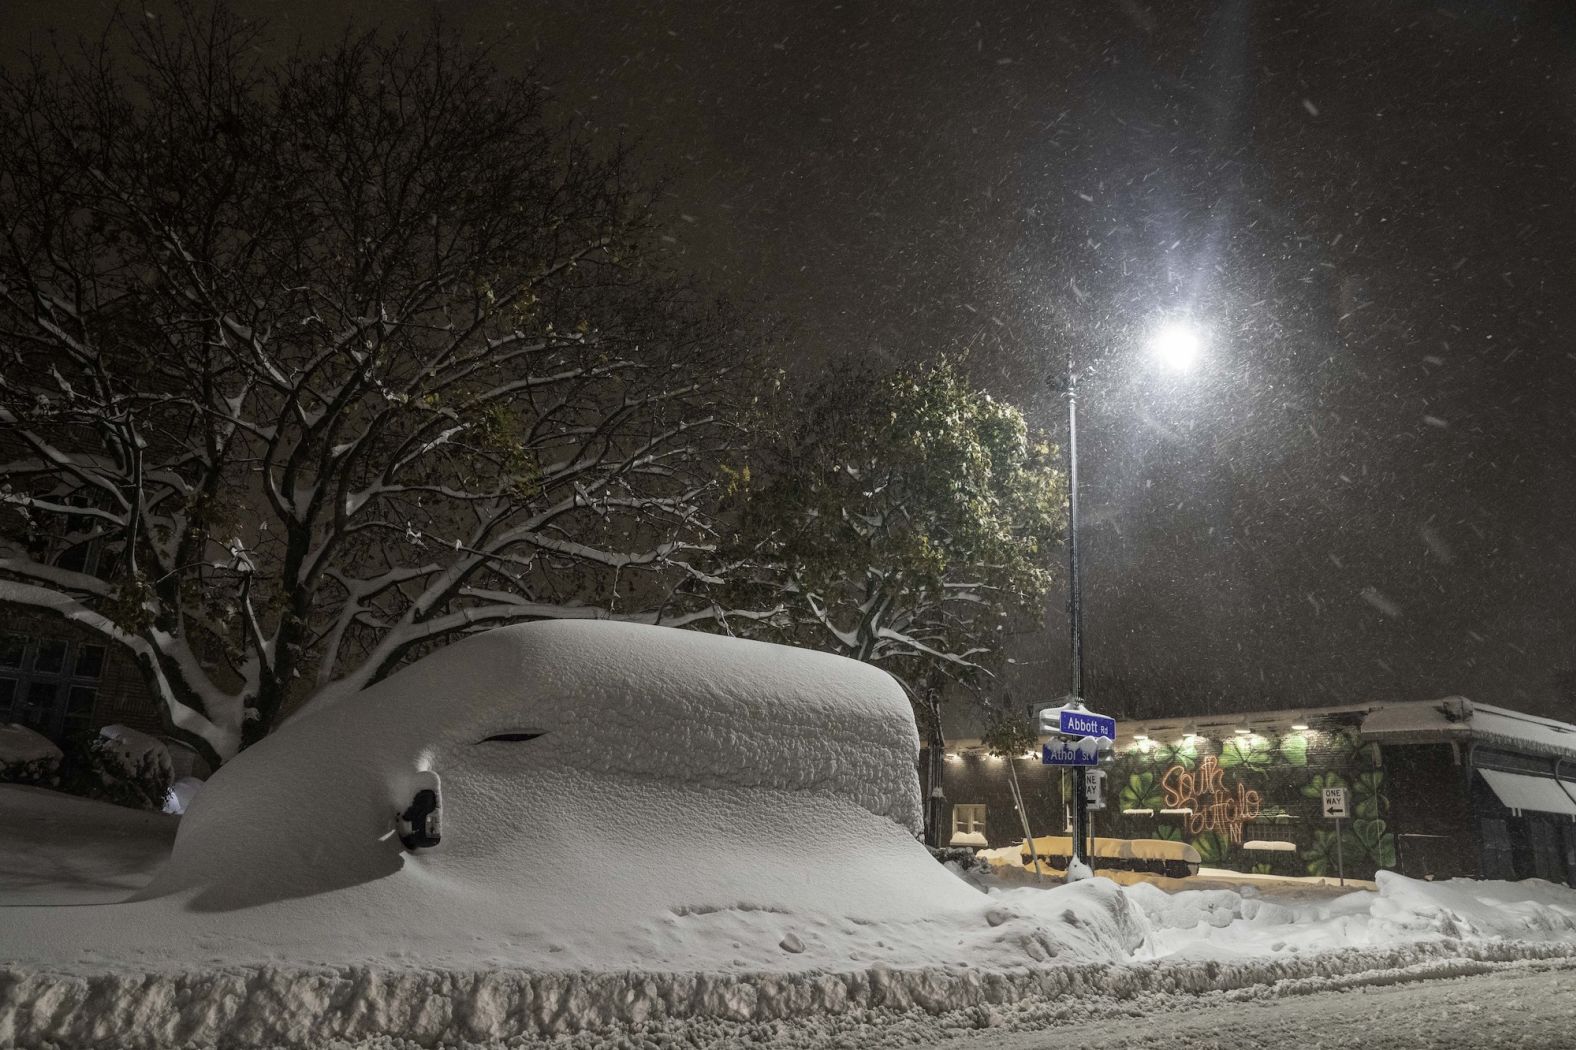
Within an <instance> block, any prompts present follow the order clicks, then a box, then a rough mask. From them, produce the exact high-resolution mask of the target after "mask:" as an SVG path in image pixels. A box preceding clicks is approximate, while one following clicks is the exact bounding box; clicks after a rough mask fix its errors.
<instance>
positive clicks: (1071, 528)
mask: <svg viewBox="0 0 1576 1050" xmlns="http://www.w3.org/2000/svg"><path fill="white" fill-rule="evenodd" d="M1066 390H1067V625H1068V641H1069V642H1070V643H1071V649H1072V652H1071V657H1072V659H1071V682H1070V684H1071V687H1072V689H1071V692H1072V696H1073V698H1074V699H1076V700H1079V701H1082V700H1083V581H1082V580H1081V579H1080V577H1079V574H1078V372H1077V370H1076V369H1075V368H1074V367H1073V351H1072V347H1071V346H1070V345H1069V346H1068V348H1067V388H1066ZM1087 784H1088V771H1087V770H1086V769H1085V768H1084V767H1083V766H1074V767H1073V860H1074V861H1079V862H1082V863H1084V864H1088V859H1087V858H1088V852H1087V850H1088V845H1087V841H1088V837H1089V798H1088V793H1087Z"/></svg>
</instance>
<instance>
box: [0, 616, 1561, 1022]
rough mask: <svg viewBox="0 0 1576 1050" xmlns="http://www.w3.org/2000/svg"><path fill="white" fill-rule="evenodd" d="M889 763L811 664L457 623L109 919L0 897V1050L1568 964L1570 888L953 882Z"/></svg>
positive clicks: (312, 719)
mask: <svg viewBox="0 0 1576 1050" xmlns="http://www.w3.org/2000/svg"><path fill="white" fill-rule="evenodd" d="M917 747H918V741H917V737H916V733H915V730H914V723H913V720H912V717H911V715H910V712H909V707H908V703H907V701H906V699H905V698H904V695H903V693H902V691H901V690H900V689H899V688H898V687H897V685H896V684H895V683H894V682H893V681H892V680H891V679H890V678H888V677H887V676H886V675H885V674H883V673H882V672H880V671H877V670H874V669H872V668H870V667H867V666H864V665H860V664H854V663H851V662H848V661H845V660H841V659H839V658H836V657H832V656H826V655H823V654H818V653H812V652H806V651H802V650H795V649H786V648H783V647H780V646H772V645H765V644H761V643H755V642H745V641H737V640H733V639H724V638H717V637H713V636H706V635H699V634H693V633H687V632H679V631H672V630H666V629H661V628H651V627H638V626H630V625H619V624H612V623H605V622H601V623H594V622H578V623H566V622H555V623H544V624H533V625H529V626H524V627H516V628H506V629H502V630H497V631H492V632H489V633H486V634H482V635H478V636H476V637H474V638H472V639H470V640H468V641H465V642H462V643H459V644H457V645H454V646H451V647H449V648H447V649H445V650H443V651H441V652H439V653H437V654H435V655H433V656H430V657H428V658H426V659H424V660H422V661H420V662H419V663H416V664H414V665H412V666H411V667H409V668H407V669H406V670H404V671H402V672H401V673H399V674H397V675H395V676H393V677H391V678H390V679H388V680H387V681H385V682H383V683H381V684H379V685H377V686H375V687H373V688H372V689H369V690H367V691H366V692H364V693H361V694H358V695H356V696H353V697H349V698H347V699H345V700H342V701H340V702H339V703H338V704H336V705H333V706H328V707H324V708H322V709H320V710H310V709H309V713H307V714H306V715H305V716H304V717H301V718H298V719H297V720H295V721H293V722H292V723H290V724H289V725H287V726H285V727H284V728H282V729H281V730H280V731H279V732H277V733H276V734H275V735H274V736H272V737H271V738H269V739H268V740H266V741H264V742H263V743H261V744H259V745H257V746H256V747H254V748H252V749H250V750H248V751H247V752H245V753H244V754H242V755H241V756H240V757H239V758H238V759H236V760H235V761H233V762H231V763H230V764H229V765H227V766H225V767H224V769H223V770H222V771H221V772H220V773H219V774H218V775H217V776H216V777H214V778H213V779H212V780H211V781H210V782H209V783H208V784H207V785H206V786H205V787H204V788H203V790H202V791H200V792H198V793H197V795H196V797H195V798H194V799H193V801H192V803H191V807H190V809H189V810H188V811H187V813H186V815H185V816H184V817H183V818H182V820H181V822H180V830H179V834H178V837H177V839H176V842H175V846H174V850H173V853H172V855H171V857H170V860H169V861H168V863H167V864H166V866H165V867H164V868H163V869H162V870H161V872H160V873H159V874H158V875H157V876H156V877H155V878H154V880H153V881H152V882H151V883H149V884H148V885H147V887H146V888H145V889H143V890H142V891H140V892H139V893H138V894H137V895H136V897H135V898H134V899H132V900H130V901H126V902H124V903H117V904H94V905H87V906H78V907H8V908H0V958H3V961H4V965H3V966H0V1044H18V1045H23V1046H42V1045H45V1044H53V1045H58V1046H74V1047H85V1046H106V1047H107V1046H114V1047H168V1046H185V1045H188V1044H190V1045H194V1046H209V1045H215V1044H222V1045H225V1046H247V1045H254V1046H264V1045H275V1044H279V1045H321V1044H323V1043H327V1042H329V1041H331V1040H333V1039H379V1038H382V1037H385V1036H387V1037H397V1038H398V1039H400V1040H413V1041H415V1042H416V1043H418V1044H421V1045H431V1044H434V1043H438V1042H444V1041H448V1042H453V1041H456V1040H472V1041H486V1040H495V1039H509V1038H513V1037H515V1036H517V1035H550V1034H553V1033H562V1032H568V1031H577V1030H586V1029H590V1030H597V1029H600V1028H602V1027H604V1026H626V1029H627V1026H637V1027H639V1026H647V1027H649V1026H652V1025H658V1026H667V1027H666V1028H665V1029H664V1030H666V1031H668V1032H670V1033H679V1034H683V1033H684V1032H688V1033H689V1034H690V1035H695V1034H696V1033H699V1032H703V1031H708V1032H713V1034H715V1033H716V1032H717V1031H723V1033H724V1034H723V1035H720V1036H718V1037H717V1038H719V1039H722V1044H720V1045H727V1042H728V1039H729V1038H731V1036H728V1035H727V1034H726V1033H727V1031H729V1030H727V1029H720V1030H719V1029H717V1028H716V1026H717V1025H728V1024H737V1025H744V1026H750V1025H761V1024H770V1023H771V1022H772V1021H774V1020H775V1019H781V1018H792V1019H794V1021H795V1025H796V1026H799V1028H797V1029H796V1030H800V1029H803V1030H806V1031H808V1030H809V1029H808V1028H804V1026H807V1025H808V1026H810V1027H812V1028H814V1027H816V1026H819V1027H818V1028H816V1030H822V1029H824V1030H825V1031H826V1032H828V1033H834V1034H835V1033H836V1032H837V1031H841V1030H843V1029H841V1028H839V1026H843V1028H846V1030H847V1031H849V1032H857V1031H859V1030H860V1026H863V1025H869V1024H871V1023H885V1022H884V1021H882V1020H881V1019H882V1018H888V1019H890V1018H893V1017H897V1016H899V1015H903V1016H907V1017H909V1018H913V1017H915V1016H917V1015H923V1016H927V1017H929V1016H934V1017H935V1018H936V1019H937V1022H936V1023H944V1025H951V1024H953V1023H954V1021H956V1023H959V1024H964V1025H973V1024H975V1023H988V1022H989V1021H990V1018H992V1017H994V1016H996V1013H995V1011H997V1010H998V1009H999V1008H1002V1007H1005V1006H1008V1005H1010V1004H1021V1003H1023V1002H1031V1003H1032V1002H1046V1001H1063V1002H1066V1003H1073V1004H1082V1003H1086V1002H1093V1001H1094V1000H1097V999H1098V1000H1102V1001H1106V1002H1110V1001H1114V1000H1116V999H1121V998H1126V997H1132V996H1148V995H1159V996H1166V995H1175V994H1177V993H1191V992H1196V991H1203V990H1210V989H1226V988H1241V987H1244V986H1248V985H1255V984H1265V985H1267V984H1271V983H1274V982H1279V985H1278V986H1288V987H1290V986H1294V985H1296V984H1297V982H1307V981H1310V980H1315V981H1316V980H1326V979H1328V978H1329V977H1330V975H1332V974H1342V973H1359V972H1366V971H1373V970H1394V969H1397V968H1406V967H1416V966H1423V967H1425V968H1427V967H1431V966H1441V965H1444V964H1442V963H1441V962H1440V961H1441V960H1449V959H1453V958H1463V957H1464V958H1469V959H1474V960H1489V961H1493V962H1498V961H1503V960H1507V959H1519V958H1542V957H1552V956H1564V955H1568V954H1572V953H1573V952H1576V892H1572V891H1570V890H1567V889H1565V888H1563V887H1555V886H1551V885H1548V884H1546V883H1522V884H1515V885H1512V884H1506V883H1472V882H1464V881H1456V882H1450V883H1439V884H1433V883H1420V882H1414V881H1411V880H1407V879H1403V878H1400V877H1399V876H1391V875H1388V874H1381V876H1380V879H1379V882H1378V885H1379V891H1378V892H1377V893H1374V892H1360V893H1351V894H1345V895H1337V896H1335V897H1333V898H1332V897H1328V896H1326V897H1324V898H1323V899H1316V897H1317V895H1314V896H1295V895H1284V896H1282V895H1275V896H1270V895H1261V894H1260V893H1259V892H1258V891H1256V890H1253V889H1251V888H1241V889H1238V890H1221V889H1215V890H1202V891H1189V892H1179V893H1167V892H1165V891H1162V890H1160V889H1158V888H1156V887H1153V886H1145V885H1138V886H1133V887H1127V888H1125V889H1124V888H1120V887H1118V886H1116V885H1114V884H1113V883H1111V882H1109V881H1106V880H1104V879H1093V880H1089V881H1086V882H1082V883H1079V884H1076V885H1072V886H1064V887H1056V888H1053V889H1046V888H1040V887H1021V886H1020V887H1013V888H1002V887H999V886H990V885H988V882H987V887H986V888H985V889H982V888H981V887H980V886H977V885H973V884H971V883H969V882H966V881H965V880H964V879H962V878H960V877H958V876H957V875H956V874H954V873H953V872H951V871H949V870H948V869H946V868H943V867H942V866H940V865H938V864H936V863H935V862H934V861H933V860H932V859H931V858H930V856H929V855H928V854H927V853H926V852H925V851H924V849H923V848H922V847H921V846H920V845H919V844H918V843H917V842H916V840H915V833H916V831H917V830H918V827H917V825H918V820H919V791H918V781H917V777H916V774H915V764H916V763H915V760H916V756H917ZM433 785H437V787H438V790H439V793H440V796H441V801H442V808H441V817H442V820H441V830H442V841H441V843H440V844H439V845H437V846H436V847H435V848H431V849H422V850H419V851H417V852H414V853H412V852H409V851H406V850H405V849H403V848H402V846H401V845H400V842H399V840H398V838H397V836H396V834H395V821H394V818H395V814H396V813H397V812H399V811H401V810H402V809H404V808H405V807H407V806H409V804H410V803H411V801H412V799H413V796H414V795H415V793H416V792H417V791H419V790H421V789H422V788H423V787H431V786H433ZM45 794H47V793H33V794H32V795H30V796H29V797H30V798H33V800H34V801H35V802H37V801H38V799H40V798H42V797H43V795H45ZM34 795H36V796H38V798H34ZM72 801H76V800H72ZM1309 892H1310V891H1307V890H1305V889H1298V890H1294V891H1292V893H1293V894H1308V893H1309ZM1446 968H1448V966H1447V967H1446ZM970 1011H975V1012H974V1013H971V1012H970ZM981 1018H983V1019H984V1020H983V1021H980V1020H979V1019H981ZM946 1019H951V1020H946ZM691 1022H693V1023H694V1025H696V1026H697V1027H695V1028H694V1029H685V1028H683V1026H684V1025H687V1024H690V1023H691ZM675 1026H677V1027H675ZM708 1026H710V1027H708ZM744 1031H746V1029H740V1030H739V1032H744ZM750 1031H753V1029H750ZM735 1034H737V1033H735ZM698 1037H699V1036H698V1035H697V1038H698ZM741 1037H742V1036H741ZM610 1038H613V1039H614V1041H615V1042H616V1037H610ZM685 1038H688V1036H685Z"/></svg>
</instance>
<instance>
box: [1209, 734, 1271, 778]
mask: <svg viewBox="0 0 1576 1050" xmlns="http://www.w3.org/2000/svg"><path fill="white" fill-rule="evenodd" d="M1273 757H1274V755H1273V752H1272V751H1271V749H1270V747H1269V744H1268V742H1267V741H1266V740H1265V739H1264V738H1263V737H1259V736H1239V737H1233V738H1231V739H1230V740H1228V741H1226V742H1225V743H1224V744H1223V745H1221V748H1220V768H1222V769H1242V770H1252V771H1253V772H1255V773H1262V772H1264V771H1265V770H1266V769H1268V768H1269V767H1270V761H1271V759H1272V758H1273Z"/></svg>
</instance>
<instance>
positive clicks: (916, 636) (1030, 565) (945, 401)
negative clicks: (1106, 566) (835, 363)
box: [730, 361, 1066, 684]
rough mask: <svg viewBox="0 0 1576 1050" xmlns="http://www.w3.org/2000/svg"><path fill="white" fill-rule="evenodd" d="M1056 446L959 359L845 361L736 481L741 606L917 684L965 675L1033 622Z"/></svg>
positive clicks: (1052, 530) (1054, 522) (784, 410)
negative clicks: (899, 363) (977, 381)
mask: <svg viewBox="0 0 1576 1050" xmlns="http://www.w3.org/2000/svg"><path fill="white" fill-rule="evenodd" d="M1056 462H1057V454H1056V450H1055V449H1054V448H1053V447H1052V446H1051V445H1050V444H1049V443H1048V442H1047V441H1046V440H1045V439H1044V437H1043V436H1041V435H1038V434H1035V433H1032V432H1031V431H1030V430H1029V428H1028V426H1027V425H1026V423H1025V422H1024V418H1023V415H1022V413H1021V412H1019V410H1018V409H1016V408H1014V407H1012V406H1011V405H1008V404H1005V403H1003V402H1001V401H998V400H996V399H995V398H993V397H991V396H990V395H988V394H986V393H983V392H981V391H980V390H978V389H976V388H975V387H974V386H972V385H971V384H969V383H968V382H967V381H966V379H965V378H964V376H963V374H962V372H961V371H960V370H959V369H958V368H957V367H956V366H955V365H954V364H952V363H951V362H949V361H941V362H940V363H937V364H933V365H927V366H923V367H918V368H911V369H907V370H903V371H900V372H897V373H895V374H890V375H883V376H878V375H868V374H838V375H834V376H833V377H831V378H830V379H829V380H828V381H826V382H823V383H821V384H819V385H817V386H816V387H815V388H813V389H811V390H810V391H808V392H806V393H805V394H804V395H803V396H802V397H800V398H798V399H797V400H791V401H789V402H787V403H785V404H784V405H782V406H780V411H779V413H778V422H777V423H776V425H775V448H773V449H771V450H770V451H769V452H768V453H766V454H765V455H763V462H762V465H761V467H760V469H759V470H757V471H755V474H754V477H755V481H754V482H753V483H752V484H751V485H750V486H746V487H741V488H740V490H739V491H738V493H737V500H738V504H737V505H738V511H739V515H740V528H739V532H738V542H737V544H736V545H735V546H734V547H733V548H732V552H731V557H732V560H733V561H734V562H735V563H737V564H749V565H751V566H752V572H750V573H749V574H747V575H744V576H740V577H738V580H739V583H738V586H739V587H740V588H743V589H744V591H745V592H746V593H747V594H748V595H749V597H748V598H742V597H741V598H736V599H735V600H733V601H732V602H731V603H730V604H734V605H748V604H750V601H751V600H752V599H753V601H754V603H755V604H756V605H757V606H758V607H774V606H776V605H779V604H780V605H781V606H782V608H783V609H784V615H783V616H782V617H780V618H778V619H777V620H775V621H773V623H772V625H771V628H772V629H773V630H776V631H778V632H780V633H784V634H787V635H788V636H789V637H790V639H791V640H793V641H797V642H799V643H800V644H804V645H808V646H811V647H814V648H819V649H826V650H830V651H832V652H837V653H840V654H842V655H844V656H849V657H852V658H853V659H856V660H862V661H865V662H868V663H874V664H879V665H881V666H883V667H885V668H887V669H888V670H889V671H891V672H893V674H894V675H896V676H897V677H898V678H899V679H900V680H903V681H907V682H909V683H911V684H912V683H915V682H918V681H921V680H923V679H924V678H925V677H926V676H927V675H928V674H930V673H938V674H940V675H942V676H943V677H944V678H955V679H968V678H971V677H972V676H973V675H974V674H975V673H976V672H978V671H980V670H981V669H984V668H986V667H987V665H988V664H989V663H990V661H991V660H992V659H993V658H994V657H995V656H996V655H997V653H998V651H999V649H1000V646H1001V641H1002V637H1003V632H1004V628H1005V625H1006V624H1007V623H1008V622H1009V621H1010V620H1012V619H1013V618H1014V617H1021V618H1027V619H1031V620H1034V619H1037V618H1038V616H1039V613H1040V610H1041V608H1042V606H1043V604H1044V599H1045V596H1046V593H1047V591H1048V589H1049V588H1050V586H1051V584H1052V582H1053V567H1054V565H1055V563H1056V556H1055V552H1056V549H1057V546H1058V544H1059V543H1060V541H1061V537H1062V530H1063V526H1064V521H1065V508H1064V503H1065V492H1066V490H1065V486H1064V479H1063V475H1062V472H1061V471H1060V470H1059V469H1058V468H1057V466H1056Z"/></svg>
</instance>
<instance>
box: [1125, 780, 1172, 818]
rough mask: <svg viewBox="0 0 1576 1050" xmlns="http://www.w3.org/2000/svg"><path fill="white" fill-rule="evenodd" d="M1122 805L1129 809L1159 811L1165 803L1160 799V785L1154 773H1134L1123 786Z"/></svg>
mask: <svg viewBox="0 0 1576 1050" xmlns="http://www.w3.org/2000/svg"><path fill="white" fill-rule="evenodd" d="M1121 803H1122V808H1123V809H1124V810H1127V809H1153V810H1158V809H1160V808H1161V807H1162V806H1163V805H1164V802H1163V801H1162V799H1161V797H1160V783H1159V781H1158V780H1157V779H1156V778H1155V774H1154V773H1152V772H1143V773H1134V774H1132V775H1131V776H1129V777H1128V778H1127V783H1126V784H1124V785H1123V786H1122V794H1121Z"/></svg>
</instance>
